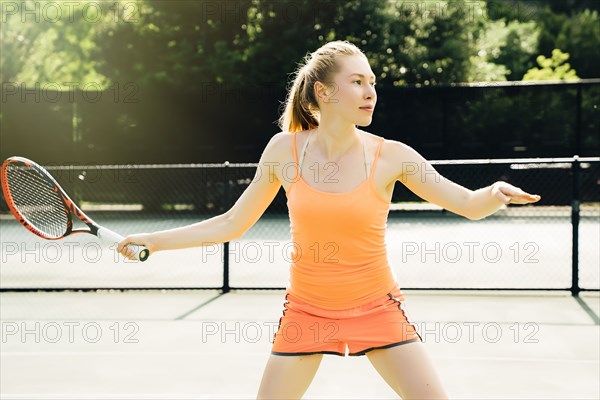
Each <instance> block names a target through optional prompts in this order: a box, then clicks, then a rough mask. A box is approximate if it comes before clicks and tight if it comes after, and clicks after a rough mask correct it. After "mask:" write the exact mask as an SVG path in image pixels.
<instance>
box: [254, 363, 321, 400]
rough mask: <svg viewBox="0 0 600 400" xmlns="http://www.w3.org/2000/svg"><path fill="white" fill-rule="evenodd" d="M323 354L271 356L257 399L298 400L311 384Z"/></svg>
mask: <svg viewBox="0 0 600 400" xmlns="http://www.w3.org/2000/svg"><path fill="white" fill-rule="evenodd" d="M321 359H323V354H311V355H308V356H276V355H271V357H269V361H268V362H267V366H266V368H265V372H264V373H263V377H262V381H261V383H260V388H259V389H258V396H257V398H258V399H299V398H301V397H302V396H303V395H304V392H306V389H308V386H309V385H310V383H311V382H312V380H313V378H314V377H315V374H316V373H317V369H319V365H320V364H321Z"/></svg>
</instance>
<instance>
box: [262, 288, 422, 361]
mask: <svg viewBox="0 0 600 400" xmlns="http://www.w3.org/2000/svg"><path fill="white" fill-rule="evenodd" d="M285 299H286V302H285V303H284V310H283V317H281V318H280V320H279V327H278V328H277V332H276V333H275V338H274V340H273V348H272V354H274V355H280V356H297V355H309V354H335V355H339V356H345V355H346V353H347V352H348V355H350V356H361V355H364V354H366V353H367V352H368V351H371V350H376V349H384V348H388V347H394V346H399V345H403V344H406V343H412V342H416V341H419V342H422V340H421V336H420V335H419V333H418V332H417V330H416V326H415V325H414V324H413V323H412V322H411V320H410V316H409V315H408V312H407V311H406V307H405V305H404V300H405V298H404V294H403V293H402V291H401V290H400V289H396V290H394V291H393V292H391V293H388V294H387V295H385V296H382V297H381V298H379V299H377V300H374V301H372V302H370V303H367V304H364V305H362V306H359V307H355V308H350V309H347V310H324V309H322V308H318V307H315V306H313V305H311V304H308V303H305V302H303V301H301V300H299V299H297V298H295V297H294V296H292V295H291V294H289V293H288V294H287V295H286V296H285Z"/></svg>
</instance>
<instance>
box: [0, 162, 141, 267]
mask: <svg viewBox="0 0 600 400" xmlns="http://www.w3.org/2000/svg"><path fill="white" fill-rule="evenodd" d="M0 178H1V179H0V180H1V181H2V192H3V193H4V198H5V199H6V203H7V204H8V207H9V208H10V211H11V212H12V214H13V215H14V216H15V218H16V219H17V220H18V221H19V222H20V223H21V224H22V225H23V226H24V227H25V228H27V229H28V230H29V231H30V232H32V233H34V234H36V235H38V236H39V237H41V238H44V239H48V240H57V239H62V238H65V237H67V236H69V235H72V234H74V233H89V234H92V235H96V236H97V237H98V238H100V239H101V240H103V241H105V242H107V243H118V242H120V241H121V240H123V236H121V235H119V234H117V233H115V232H113V231H111V230H110V229H107V228H104V227H102V226H100V225H98V224H97V223H95V222H94V221H93V220H92V219H91V218H90V217H88V216H87V215H85V214H84V213H83V211H81V209H80V208H79V207H77V205H76V204H75V203H74V202H73V201H72V200H71V199H70V198H69V196H67V194H66V193H65V191H64V190H63V189H62V188H61V187H60V185H59V184H58V183H57V182H56V180H55V179H54V178H53V177H52V175H50V174H49V173H48V171H46V170H45V169H44V168H42V167H41V166H39V165H38V164H36V163H35V162H33V161H31V160H28V159H26V158H23V157H10V158H7V159H6V160H5V161H4V162H3V163H2V167H1V170H0ZM73 214H74V215H75V216H76V217H77V218H79V220H81V222H83V223H84V224H85V225H87V228H82V229H73V219H72V215H73ZM128 249H129V251H130V252H133V253H131V254H134V255H135V258H136V259H137V260H140V261H146V259H147V258H148V256H149V255H150V252H149V251H148V249H146V248H144V247H142V246H135V245H129V246H128Z"/></svg>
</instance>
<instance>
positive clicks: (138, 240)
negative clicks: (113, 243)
mask: <svg viewBox="0 0 600 400" xmlns="http://www.w3.org/2000/svg"><path fill="white" fill-rule="evenodd" d="M152 239H153V237H152V234H151V233H140V234H136V235H129V236H127V237H125V239H123V240H121V241H120V242H119V244H118V246H117V251H118V252H119V253H121V255H123V257H125V258H127V259H129V260H134V261H137V259H136V258H135V257H134V254H133V252H131V251H130V249H129V248H128V247H127V246H128V245H130V244H133V245H137V246H142V247H145V248H146V249H148V251H149V252H150V254H152V253H154V252H155V251H156V244H155V243H154V242H153V240H152Z"/></svg>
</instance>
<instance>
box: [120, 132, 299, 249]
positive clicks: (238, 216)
mask: <svg viewBox="0 0 600 400" xmlns="http://www.w3.org/2000/svg"><path fill="white" fill-rule="evenodd" d="M288 142H289V139H288V140H286V138H285V134H284V133H278V134H277V135H275V136H273V137H272V138H271V140H270V141H269V143H268V144H267V146H266V147H265V149H264V151H263V154H262V156H261V158H260V161H259V164H258V167H257V169H256V174H255V176H254V179H253V180H252V182H251V183H250V185H249V186H248V187H247V188H246V190H245V191H244V193H242V195H241V196H240V197H239V199H238V200H237V201H236V203H235V204H234V205H233V206H232V207H231V208H230V209H229V210H228V211H227V212H225V213H223V214H220V215H217V216H215V217H212V218H209V219H206V220H204V221H202V222H198V223H195V224H192V225H188V226H183V227H181V228H175V229H169V230H164V231H158V232H153V233H144V234H137V235H130V236H127V237H126V238H125V239H123V240H122V241H121V242H120V243H119V246H118V248H117V250H118V251H119V252H120V253H121V254H123V255H124V256H126V257H128V258H131V257H129V256H128V254H127V252H126V251H125V247H126V246H127V245H128V244H137V245H140V246H144V247H146V248H147V249H148V250H149V251H150V253H154V252H156V251H162V250H175V249H183V248H186V247H197V246H206V245H211V244H215V243H224V242H228V241H231V240H233V239H236V238H238V237H240V236H242V235H243V234H244V233H245V232H246V231H247V230H248V229H250V228H251V227H252V226H253V225H254V224H255V223H256V221H258V219H259V218H260V217H261V215H262V214H263V213H264V212H265V210H266V209H267V207H268V206H269V204H271V202H272V201H273V199H274V198H275V196H276V195H277V192H278V191H279V188H280V187H281V182H280V181H279V179H278V177H277V175H276V173H275V169H276V168H277V166H280V165H282V161H283V159H284V158H283V156H284V154H285V151H284V149H285V146H286V145H287V144H288ZM274 167H275V168H274Z"/></svg>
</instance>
